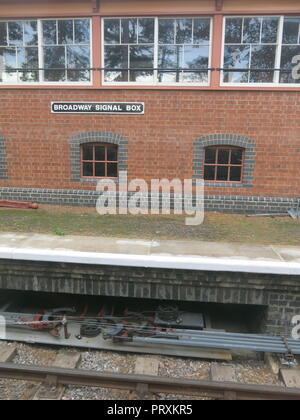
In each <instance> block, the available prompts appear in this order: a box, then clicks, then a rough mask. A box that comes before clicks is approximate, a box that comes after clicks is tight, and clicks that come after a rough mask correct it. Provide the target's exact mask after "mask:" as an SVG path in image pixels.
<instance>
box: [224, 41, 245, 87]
mask: <svg viewBox="0 0 300 420" xmlns="http://www.w3.org/2000/svg"><path fill="white" fill-rule="evenodd" d="M224 53H225V57H224V68H227V69H247V68H249V58H250V47H249V46H242V45H241V46H238V45H236V46H227V47H225V52H224ZM224 82H229V83H235V82H238V83H245V82H246V83H247V82H248V72H236V71H235V72H224Z"/></svg>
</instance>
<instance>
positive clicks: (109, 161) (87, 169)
mask: <svg viewBox="0 0 300 420" xmlns="http://www.w3.org/2000/svg"><path fill="white" fill-rule="evenodd" d="M81 176H82V177H83V178H117V177H118V146H115V145H113V144H100V143H88V144H83V145H82V146H81Z"/></svg>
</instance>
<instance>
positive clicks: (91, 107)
mask: <svg viewBox="0 0 300 420" xmlns="http://www.w3.org/2000/svg"><path fill="white" fill-rule="evenodd" d="M51 112H52V113H54V114H135V115H136V114H138V115H142V114H144V113H145V104H144V103H143V102H52V103H51Z"/></svg>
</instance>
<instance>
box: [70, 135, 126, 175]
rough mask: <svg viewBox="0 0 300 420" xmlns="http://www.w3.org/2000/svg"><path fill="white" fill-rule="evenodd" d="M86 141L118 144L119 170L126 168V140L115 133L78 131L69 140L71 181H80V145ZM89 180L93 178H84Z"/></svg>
mask: <svg viewBox="0 0 300 420" xmlns="http://www.w3.org/2000/svg"><path fill="white" fill-rule="evenodd" d="M86 143H111V144H116V145H118V159H119V171H126V170H127V168H128V140H127V139H126V138H125V137H123V136H121V135H119V134H116V133H109V132H102V131H93V132H88V133H79V134H77V135H76V136H74V137H72V138H71V140H70V147H71V156H70V157H71V181H72V182H80V181H82V178H80V164H81V163H80V146H81V145H82V144H86ZM84 181H85V182H89V181H92V182H93V180H84Z"/></svg>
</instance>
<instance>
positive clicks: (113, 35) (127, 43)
mask: <svg viewBox="0 0 300 420" xmlns="http://www.w3.org/2000/svg"><path fill="white" fill-rule="evenodd" d="M104 62H105V68H106V69H107V70H106V71H105V72H104V80H105V81H106V82H140V83H149V82H150V83H152V82H153V80H154V79H153V78H154V70H153V69H154V19H153V18H128V19H105V20H104ZM119 69H120V70H119Z"/></svg>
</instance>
